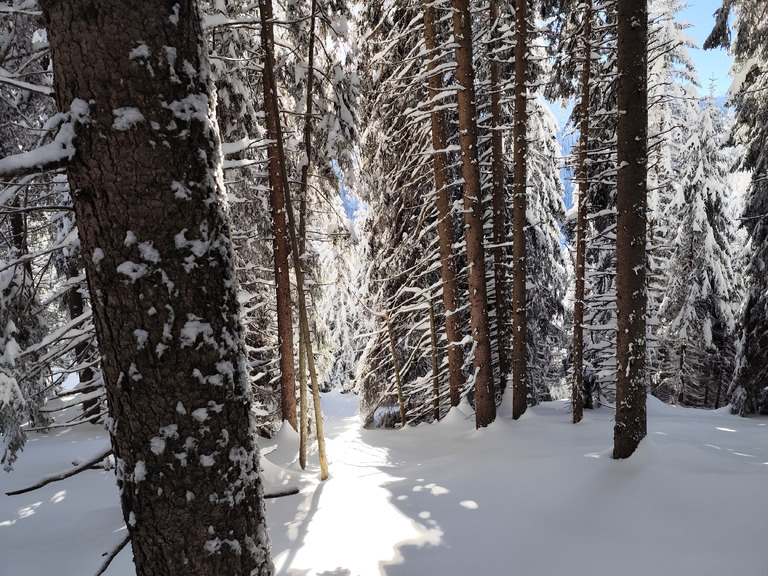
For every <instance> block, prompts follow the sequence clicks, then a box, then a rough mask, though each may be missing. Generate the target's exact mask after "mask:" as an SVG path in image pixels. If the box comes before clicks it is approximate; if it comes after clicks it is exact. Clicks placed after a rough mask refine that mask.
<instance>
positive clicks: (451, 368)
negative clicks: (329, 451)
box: [422, 0, 464, 406]
mask: <svg viewBox="0 0 768 576" xmlns="http://www.w3.org/2000/svg"><path fill="white" fill-rule="evenodd" d="M422 5H423V9H424V44H425V46H426V48H427V53H428V55H429V63H428V64H427V70H428V71H429V80H428V82H429V98H430V113H431V120H432V148H434V150H435V153H434V155H433V157H432V158H433V163H434V172H435V207H436V208H437V233H438V237H439V243H440V271H441V274H442V279H443V307H444V308H445V336H446V338H447V340H448V386H449V393H450V397H451V406H458V405H459V400H460V399H461V392H462V390H463V389H464V373H463V372H462V367H463V366H464V352H463V350H462V348H461V344H460V342H461V327H460V326H459V315H458V314H457V313H456V309H457V308H458V292H459V290H458V286H457V283H456V265H455V257H454V253H453V244H454V242H455V238H454V232H453V217H452V216H451V198H450V190H449V183H450V175H449V173H448V154H447V153H446V149H447V148H448V142H447V140H448V139H447V137H446V134H445V130H446V128H445V112H444V111H443V110H441V109H440V108H439V102H438V97H439V96H440V95H441V93H442V89H443V82H442V79H441V75H440V73H439V72H435V69H436V68H437V65H438V49H439V45H440V44H439V42H438V38H437V26H436V17H435V7H434V5H432V4H430V3H429V2H427V1H426V0H423V2H422Z"/></svg>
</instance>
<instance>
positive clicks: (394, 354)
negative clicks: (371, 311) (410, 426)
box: [384, 314, 406, 428]
mask: <svg viewBox="0 0 768 576" xmlns="http://www.w3.org/2000/svg"><path fill="white" fill-rule="evenodd" d="M384 322H386V324H387V335H388V336H389V352H390V354H392V368H393V370H394V371H395V386H396V387H397V403H398V405H399V406H400V426H402V427H403V428H405V425H406V417H405V398H403V381H402V379H401V378H400V366H399V365H398V362H397V350H396V349H395V335H394V334H392V323H391V322H390V321H389V314H384Z"/></svg>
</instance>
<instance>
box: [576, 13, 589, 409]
mask: <svg viewBox="0 0 768 576" xmlns="http://www.w3.org/2000/svg"><path fill="white" fill-rule="evenodd" d="M591 36H592V2H591V1H589V0H588V1H587V3H586V5H585V10H584V28H583V29H582V39H583V44H584V61H583V62H582V64H581V102H580V103H579V107H580V110H579V113H580V114H581V125H580V126H579V130H580V134H579V156H578V168H577V176H576V179H577V182H578V185H579V196H578V199H577V202H578V208H577V211H576V287H575V294H574V303H573V389H572V393H571V406H572V408H573V423H574V424H578V423H579V422H581V419H582V418H583V417H584V399H583V396H582V393H583V390H584V279H585V274H586V260H587V235H586V232H587V192H588V190H589V184H588V174H587V161H588V160H589V129H590V126H589V124H590V122H589V120H590V118H589V77H590V74H591V69H592V49H591V42H590V37H591Z"/></svg>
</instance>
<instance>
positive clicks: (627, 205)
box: [613, 0, 648, 458]
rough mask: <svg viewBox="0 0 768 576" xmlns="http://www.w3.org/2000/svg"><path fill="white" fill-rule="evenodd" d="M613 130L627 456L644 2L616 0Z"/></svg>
mask: <svg viewBox="0 0 768 576" xmlns="http://www.w3.org/2000/svg"><path fill="white" fill-rule="evenodd" d="M617 20H618V70H619V80H618V107H619V121H618V126H617V129H616V147H617V161H618V166H619V168H618V174H617V184H616V207H617V210H618V215H617V228H616V298H617V324H618V336H617V340H616V368H617V378H616V424H615V426H614V432H613V457H614V458H628V457H629V456H631V455H632V453H633V452H634V451H635V449H636V448H637V445H638V444H639V443H640V440H642V439H643V438H644V437H645V435H646V410H645V392H646V390H645V329H646V319H645V314H646V305H647V294H646V286H645V267H646V254H645V215H646V208H647V198H646V180H647V172H646V171H647V157H648V152H647V141H648V106H647V101H648V90H647V84H648V82H647V59H648V51H647V41H648V8H647V5H646V0H621V2H619V3H618V15H617Z"/></svg>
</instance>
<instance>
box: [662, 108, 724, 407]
mask: <svg viewBox="0 0 768 576" xmlns="http://www.w3.org/2000/svg"><path fill="white" fill-rule="evenodd" d="M696 108H697V109H698V108H699V107H698V102H697V103H696ZM697 111H698V115H699V118H698V120H697V121H696V122H695V123H693V125H692V126H693V128H692V129H691V130H690V132H691V134H690V136H689V138H688V140H687V141H686V142H685V143H684V145H683V149H684V150H687V154H686V156H684V157H682V158H681V164H682V166H683V171H682V174H681V178H680V181H679V184H678V195H677V198H676V199H675V202H674V203H673V205H671V206H670V211H671V212H672V213H673V214H675V215H676V216H677V218H678V219H679V222H680V226H679V228H678V231H677V235H676V237H675V238H674V240H673V243H672V245H673V248H672V250H673V252H672V256H671V258H670V274H669V278H670V280H669V284H668V286H667V288H666V290H665V294H666V296H665V298H664V300H663V301H662V303H661V309H660V316H661V319H662V326H664V329H663V332H662V337H661V352H662V354H661V357H662V358H663V359H664V361H665V362H664V364H663V369H662V374H661V384H660V385H661V387H662V389H661V390H659V394H660V397H662V398H663V399H664V398H670V399H672V400H676V401H677V402H679V403H681V404H686V405H693V406H701V407H705V408H706V407H708V405H710V402H711V404H712V405H713V404H714V402H715V398H716V397H724V393H723V394H721V392H724V390H723V387H724V384H725V383H727V382H728V381H729V380H730V376H731V373H732V363H733V349H734V342H733V335H734V329H735V320H734V311H735V308H736V306H737V301H738V291H737V287H738V281H737V280H736V275H735V274H734V271H733V269H732V267H731V261H732V254H731V249H732V248H731V247H732V245H733V241H734V238H733V235H732V233H731V228H730V226H731V225H730V223H729V221H728V217H727V215H726V206H727V203H728V198H727V196H728V189H727V185H726V179H725V173H726V170H727V164H726V160H725V157H724V154H723V151H722V149H721V147H720V138H719V136H718V134H719V133H720V127H721V126H722V122H720V121H719V116H721V115H722V112H721V111H720V110H719V109H718V108H717V106H716V105H715V103H714V100H713V99H712V98H709V99H708V100H707V101H706V104H705V107H704V108H703V109H701V110H697Z"/></svg>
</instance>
